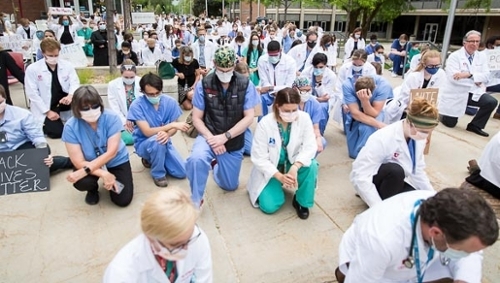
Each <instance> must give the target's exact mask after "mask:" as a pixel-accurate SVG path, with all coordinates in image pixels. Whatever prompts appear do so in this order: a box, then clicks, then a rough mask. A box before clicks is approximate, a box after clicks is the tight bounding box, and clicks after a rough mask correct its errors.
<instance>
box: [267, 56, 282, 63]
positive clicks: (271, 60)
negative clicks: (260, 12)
mask: <svg viewBox="0 0 500 283" xmlns="http://www.w3.org/2000/svg"><path fill="white" fill-rule="evenodd" d="M279 62H280V56H269V63H271V64H278V63H279Z"/></svg>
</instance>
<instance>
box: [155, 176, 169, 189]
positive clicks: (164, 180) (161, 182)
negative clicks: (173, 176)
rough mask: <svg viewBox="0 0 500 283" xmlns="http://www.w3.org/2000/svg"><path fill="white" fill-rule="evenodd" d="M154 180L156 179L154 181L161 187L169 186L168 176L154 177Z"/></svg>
mask: <svg viewBox="0 0 500 283" xmlns="http://www.w3.org/2000/svg"><path fill="white" fill-rule="evenodd" d="M153 181H154V183H155V185H156V186H157V187H160V188H165V187H168V180H167V177H162V178H159V179H154V178H153Z"/></svg>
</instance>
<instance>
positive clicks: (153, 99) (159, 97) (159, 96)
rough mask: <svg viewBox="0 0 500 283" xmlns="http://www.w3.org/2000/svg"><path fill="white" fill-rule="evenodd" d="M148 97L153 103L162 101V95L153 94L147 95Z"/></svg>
mask: <svg viewBox="0 0 500 283" xmlns="http://www.w3.org/2000/svg"><path fill="white" fill-rule="evenodd" d="M146 97H147V98H148V101H149V102H150V103H151V104H153V105H156V104H158V103H160V99H161V95H158V96H155V97H151V96H146Z"/></svg>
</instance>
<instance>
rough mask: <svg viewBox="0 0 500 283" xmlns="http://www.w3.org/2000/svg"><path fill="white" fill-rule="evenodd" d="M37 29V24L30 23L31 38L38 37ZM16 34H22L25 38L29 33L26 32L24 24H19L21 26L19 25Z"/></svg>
mask: <svg viewBox="0 0 500 283" xmlns="http://www.w3.org/2000/svg"><path fill="white" fill-rule="evenodd" d="M36 31H37V28H36V26H34V25H32V24H30V38H29V39H34V38H36V35H35V33H36ZM16 34H17V35H20V36H21V37H22V38H23V39H28V34H26V31H25V30H24V28H23V26H22V25H19V27H17V30H16Z"/></svg>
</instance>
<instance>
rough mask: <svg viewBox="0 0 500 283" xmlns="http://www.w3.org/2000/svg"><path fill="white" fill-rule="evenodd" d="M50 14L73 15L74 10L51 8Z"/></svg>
mask: <svg viewBox="0 0 500 283" xmlns="http://www.w3.org/2000/svg"><path fill="white" fill-rule="evenodd" d="M49 14H51V15H67V16H69V15H73V9H71V8H62V7H50V8H49Z"/></svg>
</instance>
